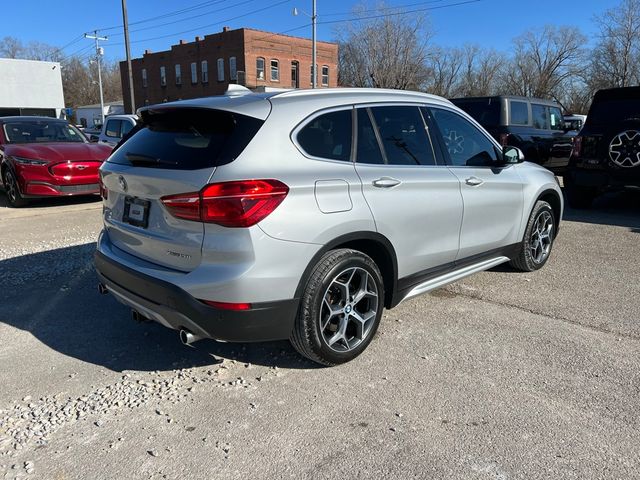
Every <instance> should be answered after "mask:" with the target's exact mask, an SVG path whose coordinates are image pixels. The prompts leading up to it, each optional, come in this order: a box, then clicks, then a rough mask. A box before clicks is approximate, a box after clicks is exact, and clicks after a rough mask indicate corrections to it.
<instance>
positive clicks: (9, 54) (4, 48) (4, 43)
mask: <svg viewBox="0 0 640 480" xmlns="http://www.w3.org/2000/svg"><path fill="white" fill-rule="evenodd" d="M24 54H25V48H24V45H23V44H22V42H21V41H20V40H18V39H17V38H15V37H4V38H3V39H2V40H0V58H23V56H24Z"/></svg>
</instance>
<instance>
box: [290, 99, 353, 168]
mask: <svg viewBox="0 0 640 480" xmlns="http://www.w3.org/2000/svg"><path fill="white" fill-rule="evenodd" d="M297 139H298V143H299V144H300V146H301V147H302V148H303V150H304V151H305V152H306V153H307V154H309V155H311V156H312V157H320V158H328V159H330V160H344V161H349V160H350V158H351V110H340V111H339V112H330V113H325V114H324V115H320V116H319V117H316V118H314V119H313V120H311V122H309V123H308V124H306V125H305V126H304V128H303V129H302V130H300V132H298V136H297Z"/></svg>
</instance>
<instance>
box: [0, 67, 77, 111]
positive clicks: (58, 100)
mask: <svg viewBox="0 0 640 480" xmlns="http://www.w3.org/2000/svg"><path fill="white" fill-rule="evenodd" d="M63 110H64V94H63V92H62V75H61V73H60V64H59V63H58V62H39V61H35V60H16V59H13V58H0V116H3V117H4V116H9V115H46V116H49V117H57V118H62V117H63Z"/></svg>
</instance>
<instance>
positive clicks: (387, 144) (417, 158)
mask: <svg viewBox="0 0 640 480" xmlns="http://www.w3.org/2000/svg"><path fill="white" fill-rule="evenodd" d="M371 113H372V114H373V118H374V120H375V122H376V126H377V128H378V133H379V134H380V139H381V140H382V146H383V148H384V151H385V153H386V156H387V163H388V164H389V165H435V164H436V161H435V157H434V154H433V148H432V147H431V142H430V141H429V136H428V135H427V130H426V127H425V125H424V120H423V119H422V115H421V114H420V110H419V109H418V107H374V108H372V109H371Z"/></svg>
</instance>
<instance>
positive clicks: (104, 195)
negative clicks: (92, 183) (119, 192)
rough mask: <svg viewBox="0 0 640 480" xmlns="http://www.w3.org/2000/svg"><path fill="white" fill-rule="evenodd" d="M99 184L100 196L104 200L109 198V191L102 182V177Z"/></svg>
mask: <svg viewBox="0 0 640 480" xmlns="http://www.w3.org/2000/svg"><path fill="white" fill-rule="evenodd" d="M98 183H99V184H100V196H101V197H102V199H103V200H106V199H107V198H109V190H107V187H105V186H104V182H103V181H102V175H99V176H98Z"/></svg>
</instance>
